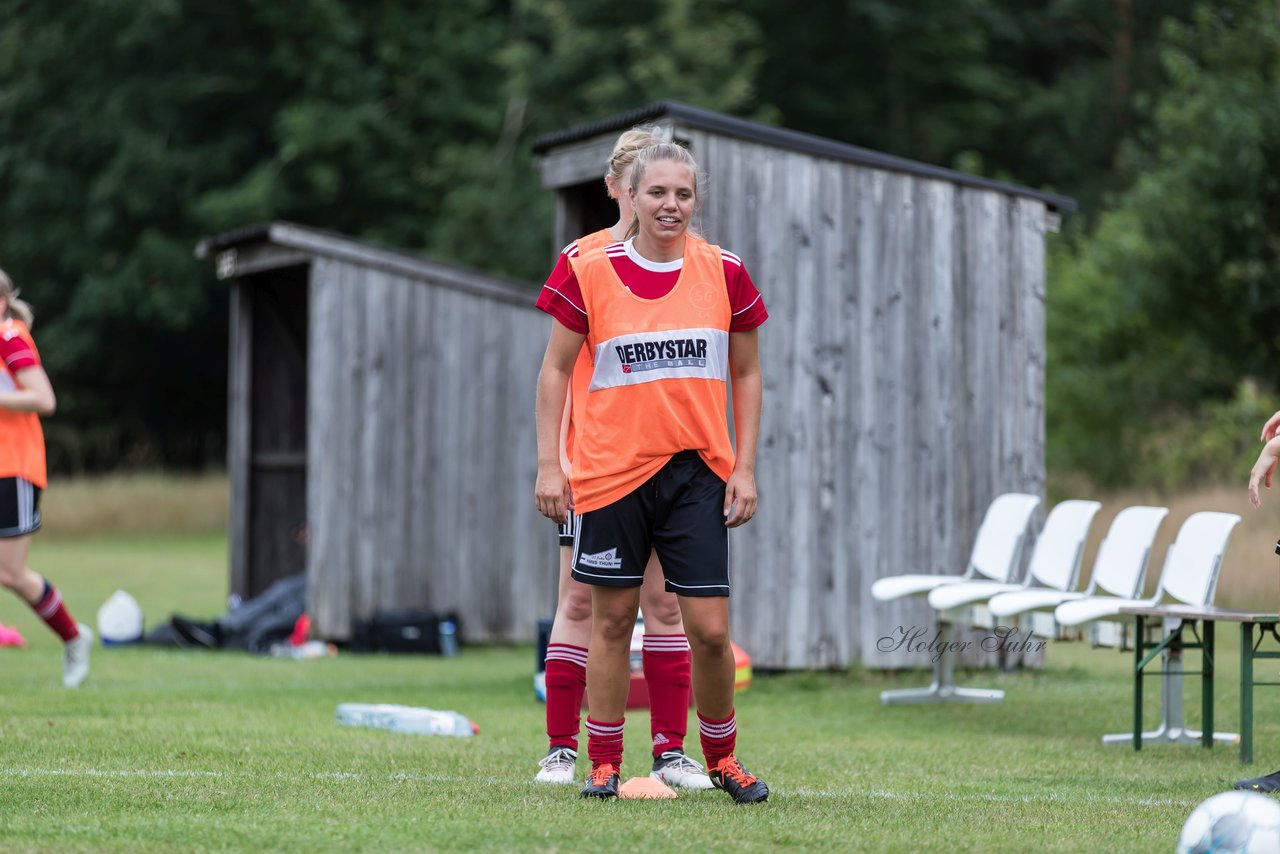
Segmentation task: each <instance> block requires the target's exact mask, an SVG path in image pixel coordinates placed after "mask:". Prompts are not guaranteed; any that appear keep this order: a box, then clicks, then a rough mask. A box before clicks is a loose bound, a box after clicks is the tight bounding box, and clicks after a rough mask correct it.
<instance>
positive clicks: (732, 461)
mask: <svg viewBox="0 0 1280 854" xmlns="http://www.w3.org/2000/svg"><path fill="white" fill-rule="evenodd" d="M697 180H698V179H697V164H696V163H695V162H694V160H693V157H692V156H691V155H690V154H689V152H688V151H686V150H685V149H684V148H682V147H680V146H678V145H674V144H670V143H660V144H657V145H653V146H650V147H649V148H646V149H645V150H644V151H641V152H640V153H639V154H638V155H637V156H636V159H635V162H634V163H633V165H632V176H631V182H630V186H629V189H628V194H629V197H630V200H631V204H632V206H633V208H634V210H635V215H636V219H635V221H634V222H633V224H632V226H631V228H630V229H629V231H628V236H629V237H631V236H633V239H629V240H627V241H625V242H623V243H616V244H613V245H611V246H608V247H606V248H604V249H596V250H593V251H591V252H588V253H585V254H581V255H579V256H578V257H577V258H574V259H572V261H571V262H570V264H569V268H570V269H569V274H568V275H567V276H566V277H565V278H563V279H561V280H559V281H549V282H548V283H547V285H546V286H545V287H546V289H547V290H553V291H555V292H556V293H558V294H559V295H560V296H561V297H562V298H563V299H564V300H565V301H567V302H568V303H569V305H570V306H572V307H573V310H572V311H563V312H558V311H555V310H553V308H551V307H545V308H544V310H547V311H548V313H551V314H552V316H553V317H554V318H555V322H554V323H553V324H552V330H551V337H550V340H549V342H548V344H547V352H546V355H545V356H544V358H543V363H542V369H541V372H540V373H539V377H538V394H537V424H538V481H537V485H536V486H535V489H534V499H535V502H536V504H537V506H538V510H539V512H541V513H542V514H543V515H545V516H548V517H550V518H552V519H555V520H556V521H558V522H562V523H563V522H564V520H565V516H566V512H567V510H568V509H569V508H570V507H573V508H574V509H575V510H576V512H577V513H578V514H579V515H580V520H579V525H580V527H579V531H578V535H577V538H576V540H575V543H574V556H573V577H574V578H575V579H576V580H578V581H581V582H583V583H586V584H590V585H592V591H591V593H592V599H591V605H592V633H591V645H590V651H589V653H588V659H587V696H588V699H589V706H590V713H589V716H588V718H587V736H588V742H587V750H588V755H589V756H590V758H591V766H592V768H591V775H590V777H589V778H588V780H587V784H586V786H585V787H584V788H583V790H582V794H583V796H584V797H600V798H612V797H616V796H617V794H618V782H619V778H620V769H621V765H622V734H623V725H624V716H625V708H626V699H627V689H628V685H629V681H630V679H629V667H628V657H629V648H630V636H631V627H632V625H633V624H634V622H635V616H636V609H637V606H638V603H639V587H640V585H641V583H642V581H643V579H644V566H645V564H646V562H647V561H648V558H649V553H650V550H651V549H652V550H653V551H656V553H657V555H658V557H659V559H660V560H661V562H662V568H663V571H664V573H665V575H666V586H667V588H668V589H671V590H674V591H675V592H676V594H677V596H678V597H679V602H680V609H681V612H682V614H683V617H684V626H685V630H686V632H687V634H688V638H689V644H690V647H691V650H692V657H693V694H694V698H695V700H696V703H697V708H698V726H699V736H700V740H701V743H702V751H703V755H704V756H705V758H706V762H707V769H708V773H709V775H710V777H711V780H712V782H713V783H714V784H715V785H716V786H717V787H718V788H722V789H725V790H726V791H727V792H728V793H729V794H730V795H731V796H732V797H733V799H734V801H736V802H738V803H757V802H760V801H763V800H765V799H766V798H767V797H768V795H769V790H768V788H767V787H766V786H765V784H764V783H763V782H762V781H761V780H759V779H757V778H756V777H754V776H753V775H752V774H750V773H749V772H748V771H747V770H746V769H745V768H744V767H743V766H742V764H741V763H740V762H739V761H738V760H737V759H736V758H735V757H734V750H735V747H736V737H737V724H736V718H735V714H734V708H733V688H734V662H733V652H732V649H731V646H730V639H729V599H728V597H729V558H728V528H732V527H736V526H738V525H741V524H743V523H745V522H746V521H748V520H749V519H751V517H752V516H754V515H755V510H756V485H755V472H754V470H755V453H756V441H757V437H758V434H759V429H760V405H761V393H762V385H761V379H760V363H759V352H758V349H757V344H758V332H757V327H758V326H759V325H760V324H761V323H763V322H764V320H765V319H766V318H767V317H768V314H767V312H766V311H765V309H764V305H763V301H762V300H761V299H760V294H759V293H758V292H757V291H756V289H755V286H754V285H753V284H752V283H751V279H750V277H749V276H748V275H747V274H746V271H745V269H743V266H742V262H741V261H740V260H739V259H738V258H737V257H736V256H733V255H731V254H730V253H727V252H723V251H722V250H721V249H720V248H719V247H716V246H712V245H710V244H708V243H707V242H706V241H704V240H702V239H700V238H698V237H696V236H694V235H692V234H690V233H689V226H690V223H691V221H692V218H693V215H694V212H695V207H696V203H697ZM544 296H545V290H544ZM539 305H540V306H542V305H544V303H543V300H542V299H541V298H540V300H539ZM584 342H585V343H587V344H588V345H589V346H590V348H591V353H592V354H593V357H594V361H593V366H592V376H591V381H590V385H589V390H588V393H587V394H586V395H585V400H584V401H583V405H582V409H581V411H580V412H581V414H580V415H579V411H578V410H575V429H576V431H577V434H576V437H575V444H574V459H573V472H572V474H571V477H570V479H569V481H568V482H566V479H565V476H564V471H563V469H562V468H561V466H560V460H559V454H558V449H557V444H558V442H557V438H558V434H559V422H560V416H561V413H562V411H563V409H564V401H565V397H566V393H567V390H568V387H569V385H570V378H571V375H572V372H573V366H574V362H575V360H576V359H577V358H578V353H579V352H580V351H581V350H582V346H583V343H584ZM730 379H731V380H732V391H733V413H734V425H735V429H736V433H737V436H736V438H737V452H736V456H735V451H734V447H733V445H732V444H731V443H730V441H729V429H728V419H727V417H726V413H725V403H726V401H725V397H726V394H725V392H726V382H727V381H728V380H730ZM570 485H572V490H570Z"/></svg>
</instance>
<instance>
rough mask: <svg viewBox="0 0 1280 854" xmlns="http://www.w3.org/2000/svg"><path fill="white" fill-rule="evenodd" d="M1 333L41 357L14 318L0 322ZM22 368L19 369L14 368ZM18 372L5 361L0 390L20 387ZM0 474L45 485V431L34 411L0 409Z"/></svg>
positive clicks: (27, 333)
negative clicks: (15, 337) (15, 339)
mask: <svg viewBox="0 0 1280 854" xmlns="http://www.w3.org/2000/svg"><path fill="white" fill-rule="evenodd" d="M0 336H3V337H5V338H6V339H8V338H12V337H14V336H17V337H19V338H21V339H22V340H23V341H24V342H25V343H26V345H27V346H28V347H30V348H31V352H32V353H34V354H35V355H36V359H39V358H40V355H39V351H38V350H37V349H36V342H35V341H34V340H33V339H32V337H31V333H30V332H29V331H28V330H27V327H26V326H25V325H24V324H23V323H22V322H20V321H17V320H3V321H0ZM17 370H21V368H19V369H17ZM20 387H21V386H20V385H19V383H18V378H17V371H16V370H14V369H12V368H10V367H9V366H8V365H7V364H6V365H5V366H4V369H3V370H0V389H4V390H12V389H16V388H20ZM0 477H21V478H25V479H27V480H29V481H31V482H32V483H33V484H35V485H36V486H38V487H40V488H41V489H44V488H45V487H46V486H47V485H48V480H47V477H46V473H45V461H44V431H43V430H41V429H40V417H39V416H38V415H36V414H35V413H34V412H14V411H12V410H9V409H0Z"/></svg>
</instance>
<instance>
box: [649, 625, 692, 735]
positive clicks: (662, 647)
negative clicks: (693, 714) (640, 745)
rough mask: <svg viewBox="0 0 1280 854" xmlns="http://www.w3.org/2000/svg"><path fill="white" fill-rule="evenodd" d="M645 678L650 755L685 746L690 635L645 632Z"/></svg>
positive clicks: (687, 727) (687, 714)
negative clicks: (650, 736)
mask: <svg viewBox="0 0 1280 854" xmlns="http://www.w3.org/2000/svg"><path fill="white" fill-rule="evenodd" d="M643 661H644V681H645V685H646V686H647V687H648V688H649V729H650V731H651V732H652V733H653V755H654V756H655V757H657V756H660V755H661V754H662V752H663V751H664V750H684V737H685V734H686V733H687V732H688V731H689V685H690V679H689V668H690V656H689V639H688V638H687V637H685V636H684V635H650V634H646V635H645V636H644V655H643Z"/></svg>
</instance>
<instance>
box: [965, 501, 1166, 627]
mask: <svg viewBox="0 0 1280 854" xmlns="http://www.w3.org/2000/svg"><path fill="white" fill-rule="evenodd" d="M1168 515H1169V508H1167V507H1141V506H1139V507H1126V508H1125V509H1123V510H1121V511H1120V512H1119V513H1117V514H1116V517H1115V518H1114V519H1112V520H1111V527H1110V528H1108V529H1107V535H1106V536H1105V537H1104V538H1103V539H1102V543H1101V544H1099V546H1098V555H1097V557H1096V558H1094V561H1093V575H1092V577H1091V578H1090V580H1089V586H1088V587H1087V588H1085V589H1084V590H1083V591H1078V590H1070V589H1063V590H1054V589H1048V588H1045V589H1028V590H1019V591H1016V592H1012V593H1000V594H998V595H996V596H992V597H991V600H990V601H989V602H987V610H989V611H990V612H991V614H992V616H995V617H1012V616H1015V615H1017V614H1025V613H1027V612H1028V611H1045V610H1051V609H1053V608H1056V607H1058V606H1059V605H1061V604H1062V603H1064V602H1070V601H1074V600H1082V599H1090V598H1099V599H1105V598H1111V597H1118V598H1121V599H1132V598H1133V597H1135V596H1137V595H1139V594H1140V593H1141V592H1142V583H1143V581H1145V580H1146V577H1147V566H1148V565H1149V564H1150V558H1151V548H1152V546H1153V545H1154V544H1155V540H1156V532H1157V531H1158V530H1159V529H1160V523H1161V522H1163V521H1164V517H1165V516H1168Z"/></svg>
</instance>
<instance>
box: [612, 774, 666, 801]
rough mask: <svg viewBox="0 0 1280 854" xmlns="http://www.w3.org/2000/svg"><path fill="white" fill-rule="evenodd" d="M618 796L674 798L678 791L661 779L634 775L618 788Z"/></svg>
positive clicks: (656, 798) (653, 798)
mask: <svg viewBox="0 0 1280 854" xmlns="http://www.w3.org/2000/svg"><path fill="white" fill-rule="evenodd" d="M618 797H620V798H647V799H651V800H661V799H664V798H674V797H676V793H675V791H674V790H672V789H670V788H668V787H667V786H666V784H665V783H663V782H662V781H661V780H655V779H653V778H652V777H632V778H631V779H630V780H628V781H627V782H625V783H623V784H622V786H621V787H620V788H619V789H618Z"/></svg>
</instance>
